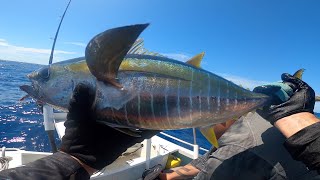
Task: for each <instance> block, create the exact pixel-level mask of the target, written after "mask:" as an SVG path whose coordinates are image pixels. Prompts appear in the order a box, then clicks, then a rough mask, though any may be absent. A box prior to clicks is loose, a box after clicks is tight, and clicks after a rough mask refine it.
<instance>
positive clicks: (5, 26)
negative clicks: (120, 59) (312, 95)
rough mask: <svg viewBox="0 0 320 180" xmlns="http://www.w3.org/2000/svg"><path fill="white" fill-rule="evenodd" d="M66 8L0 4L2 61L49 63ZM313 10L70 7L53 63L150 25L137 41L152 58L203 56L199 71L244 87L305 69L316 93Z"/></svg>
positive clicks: (256, 4)
mask: <svg viewBox="0 0 320 180" xmlns="http://www.w3.org/2000/svg"><path fill="white" fill-rule="evenodd" d="M67 2H68V1H67V0H55V1H49V0H29V1H21V0H10V1H3V2H1V11H0V22H1V28H0V59H7V60H16V61H24V62H33V63H40V64H47V62H48V58H49V53H50V49H51V45H52V39H50V38H52V37H54V34H55V31H56V28H57V25H58V23H59V20H60V16H61V15H62V13H63V10H64V8H65V6H66V4H67ZM319 8H320V1H318V0H313V1H311V0H310V1H298V0H268V1H266V0H241V1H240V0H219V1H214V0H197V1H191V0H189V1H187V0H161V1H156V0H136V1H132V0H108V1H106V0H90V1H89V0H86V1H84V0H73V1H72V4H71V6H70V9H69V11H68V13H67V15H66V17H65V21H64V22H63V25H62V28H61V31H60V35H59V37H58V41H57V44H56V51H55V57H54V62H57V61H60V60H64V59H69V58H73V57H78V56H83V55H84V49H85V46H86V44H87V42H88V41H89V40H90V39H91V38H92V37H93V36H94V35H96V34H97V33H100V32H102V31H104V30H106V29H109V28H113V27H118V26H123V25H130V24H138V23H151V24H150V26H149V27H148V28H147V29H146V30H145V31H144V32H143V34H142V35H141V37H143V38H144V39H145V46H146V48H147V49H149V50H151V51H155V52H159V53H162V54H166V55H168V56H171V57H175V58H177V59H179V60H186V59H188V58H189V57H192V56H193V55H195V54H197V53H200V52H202V51H204V52H205V53H206V55H205V58H204V61H203V65H202V67H203V68H204V69H206V70H209V71H211V72H214V73H217V74H219V75H222V76H224V77H226V78H229V79H231V80H233V81H235V82H237V83H242V84H244V86H246V87H250V88H252V87H254V86H256V85H259V84H262V83H266V82H274V81H278V80H279V79H280V75H281V74H282V73H283V72H289V73H293V72H295V71H296V70H298V69H299V68H305V69H306V72H305V75H304V80H305V81H306V82H308V83H309V84H310V85H311V86H312V87H313V88H314V89H315V91H316V92H317V94H320V84H319V83H318V82H319V80H318V77H320V72H319V71H318V69H319V66H320V11H319ZM317 110H320V108H318V107H317Z"/></svg>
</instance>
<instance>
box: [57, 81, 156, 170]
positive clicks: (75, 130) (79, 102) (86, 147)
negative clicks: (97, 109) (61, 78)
mask: <svg viewBox="0 0 320 180" xmlns="http://www.w3.org/2000/svg"><path fill="white" fill-rule="evenodd" d="M94 99H95V92H94V91H93V90H91V89H90V88H89V87H87V86H85V85H83V84H79V85H78V86H77V87H76V88H75V90H74V93H73V97H72V99H71V101H70V107H69V113H68V115H67V121H66V122H65V124H64V125H65V127H66V130H65V135H64V136H63V138H62V142H61V147H60V151H63V152H65V153H67V154H70V155H71V156H73V157H75V158H76V159H78V160H80V161H81V162H82V163H84V164H85V165H88V166H89V167H91V168H94V169H97V170H99V169H102V168H103V167H105V166H106V165H109V164H111V163H112V162H113V161H115V160H116V159H117V158H118V157H119V156H120V155H121V153H123V152H124V151H125V150H126V149H127V148H129V147H131V146H133V145H134V144H135V143H138V142H141V141H143V140H144V139H145V138H151V137H152V136H153V135H155V134H157V133H158V132H159V131H151V130H148V131H142V132H141V134H140V135H141V137H139V138H137V137H132V136H129V135H126V134H124V133H121V132H120V131H118V130H115V129H113V128H111V127H109V126H106V125H103V124H100V123H97V122H96V119H95V113H94V109H93V103H94Z"/></svg>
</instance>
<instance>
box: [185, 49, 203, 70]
mask: <svg viewBox="0 0 320 180" xmlns="http://www.w3.org/2000/svg"><path fill="white" fill-rule="evenodd" d="M203 56H204V52H202V53H200V54H197V55H195V56H194V57H193V58H191V59H189V60H188V61H187V62H186V63H187V64H189V65H193V66H194V67H197V68H200V64H201V61H202V58H203Z"/></svg>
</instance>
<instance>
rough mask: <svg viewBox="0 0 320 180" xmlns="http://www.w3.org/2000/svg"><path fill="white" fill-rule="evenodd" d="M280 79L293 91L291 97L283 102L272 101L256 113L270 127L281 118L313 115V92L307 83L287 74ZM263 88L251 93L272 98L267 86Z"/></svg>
mask: <svg viewBox="0 0 320 180" xmlns="http://www.w3.org/2000/svg"><path fill="white" fill-rule="evenodd" d="M281 79H282V80H283V83H285V84H288V85H289V86H290V87H291V88H292V89H293V90H294V92H293V95H292V96H291V97H290V98H289V99H288V100H287V101H285V102H279V101H274V102H273V103H272V104H271V105H268V106H265V107H264V108H263V109H262V110H260V109H258V110H257V112H258V113H259V114H260V115H261V116H262V117H263V118H265V119H266V120H268V121H270V123H271V124H272V125H273V124H274V123H275V122H276V121H277V120H279V119H281V118H284V117H287V116H290V115H293V114H296V113H299V112H310V113H313V109H314V104H315V92H314V90H313V89H312V88H311V87H310V86H309V85H308V84H307V83H305V82H303V81H302V80H301V79H299V78H296V77H293V76H291V75H290V74H287V73H284V74H282V76H281ZM264 87H265V88H255V89H254V90H253V91H254V92H258V93H264V94H266V95H269V96H273V94H270V91H269V89H268V86H267V85H266V86H264Z"/></svg>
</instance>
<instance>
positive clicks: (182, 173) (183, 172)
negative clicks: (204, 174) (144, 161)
mask: <svg viewBox="0 0 320 180" xmlns="http://www.w3.org/2000/svg"><path fill="white" fill-rule="evenodd" d="M199 172H200V170H199V169H197V168H196V167H194V166H192V165H190V164H187V165H185V166H183V167H181V168H179V169H176V170H174V171H172V172H169V173H160V175H159V178H160V179H161V180H179V179H187V178H192V177H194V176H196V175H197V174H198V173H199Z"/></svg>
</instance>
